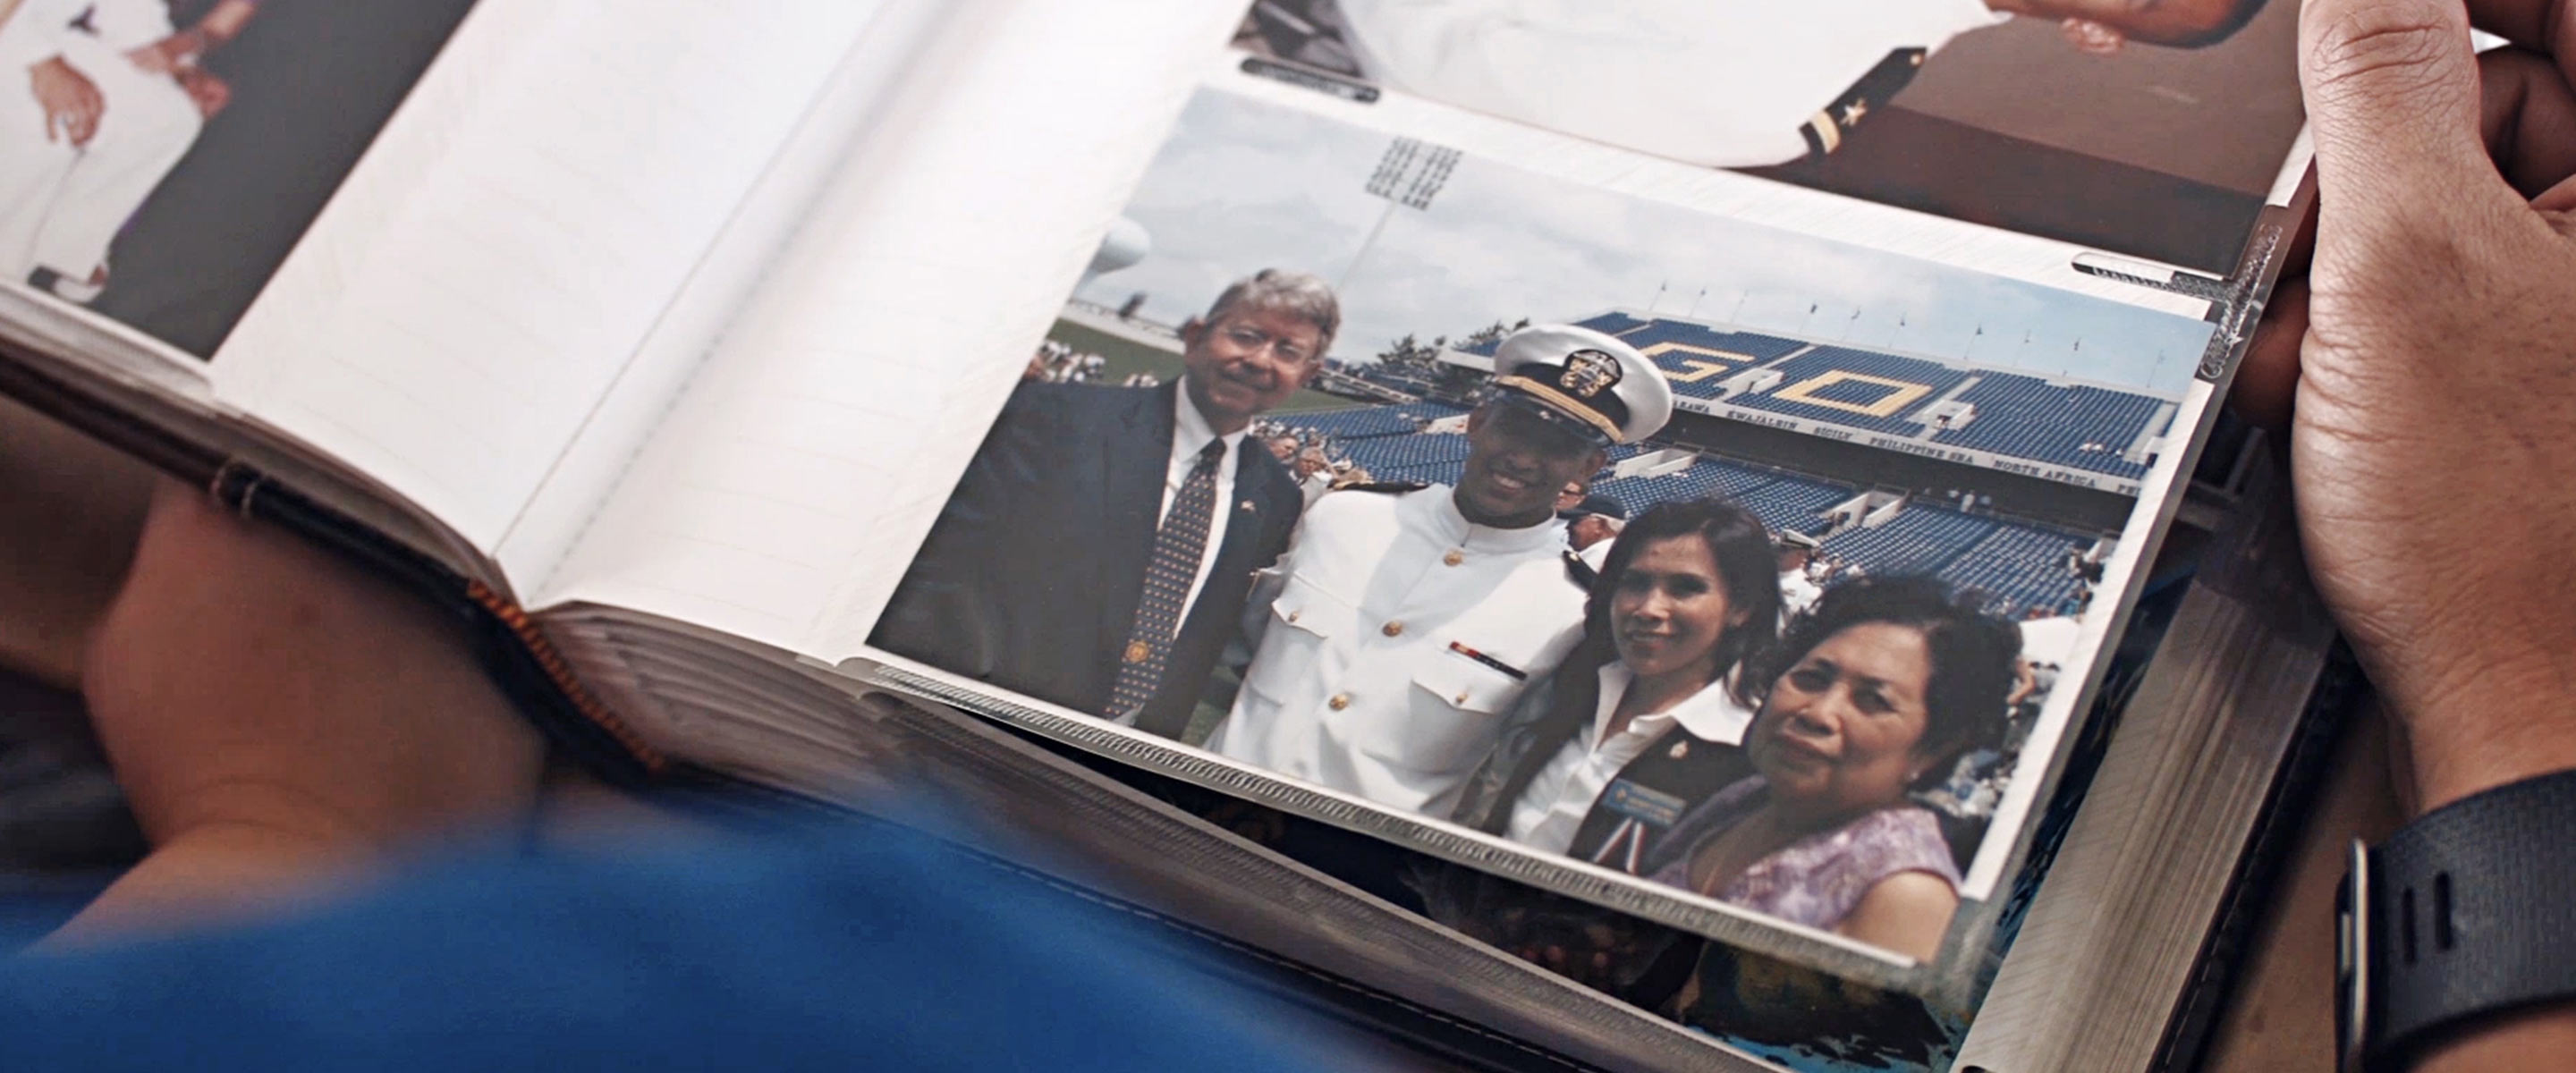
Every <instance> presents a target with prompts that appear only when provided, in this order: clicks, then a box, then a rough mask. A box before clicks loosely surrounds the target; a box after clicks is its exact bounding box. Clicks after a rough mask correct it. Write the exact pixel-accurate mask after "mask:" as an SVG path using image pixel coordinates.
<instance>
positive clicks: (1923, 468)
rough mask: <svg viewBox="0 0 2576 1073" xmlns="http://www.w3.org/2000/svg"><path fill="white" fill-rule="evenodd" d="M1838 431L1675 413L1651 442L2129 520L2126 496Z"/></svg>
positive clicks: (2023, 512)
mask: <svg viewBox="0 0 2576 1073" xmlns="http://www.w3.org/2000/svg"><path fill="white" fill-rule="evenodd" d="M1764 416H1766V417H1776V416H1783V415H1776V414H1773V415H1764ZM1837 431H1840V432H1843V433H1846V435H1845V436H1843V437H1839V438H1828V437H1819V436H1815V435H1812V434H1809V433H1805V432H1799V431H1795V430H1792V429H1786V428H1774V427H1769V425H1768V424H1767V423H1764V424H1753V423H1748V422H1744V421H1737V420H1730V419H1727V418H1721V417H1711V416H1707V415H1704V414H1698V413H1692V412H1689V411H1682V412H1677V413H1675V414H1674V415H1673V421H1672V424H1670V425H1668V426H1666V427H1665V429H1664V432H1663V434H1662V435H1660V436H1658V437H1656V439H1657V440H1659V441H1664V442H1671V443H1676V444H1680V445H1682V446H1686V447H1692V448H1697V449H1700V450H1705V451H1708V452H1709V453H1711V454H1715V455H1718V456H1720V457H1724V458H1730V459H1736V460H1740V461H1744V462H1751V463H1755V464H1757V465H1766V466H1772V467H1775V468H1779V469H1785V470H1790V471H1793V472H1797V473H1806V474H1811V475H1814V476H1816V477H1819V478H1823V479H1826V480H1831V481H1836V482H1839V483H1843V484H1854V485H1860V486H1862V487H1881V488H1892V489H1903V490H1905V491H1908V492H1933V493H1938V492H1945V491H1948V490H1950V489H1958V490H1961V491H1967V492H1974V493H1976V494H1977V496H1978V497H1979V498H1980V499H1983V500H1986V501H1988V502H1989V503H1991V504H1992V509H1993V510H1994V511H1995V512H1997V513H2001V514H2005V515H2012V516H2019V517H2024V518H2028V519H2031V520H2033V521H2037V522H2043V523H2047V524H2050V525H2055V526H2059V527H2061V528H2067V529H2074V530H2079V531H2087V532H2097V533H2100V532H2113V531H2116V530H2118V529H2120V528H2121V527H2122V526H2124V525H2126V524H2128V519H2129V511H2130V510H2131V509H2132V508H2133V507H2135V506H2136V500H2135V499H2134V498H2133V497H2131V496H2126V495H2121V494H2119V493H2116V492H2110V491H2104V490H2101V489H2096V488H2084V487H2079V486H2076V485H2072V484H2065V483H2060V482H2058V481H2052V480H2046V479H2043V478H2039V477H2032V476H2025V475H2022V474H2018V473H2011V472H2007V471H2004V470H1999V469H1990V468H1986V467H1983V466H1976V465H1966V464H1962V463H1958V462H1953V461H1949V460H1946V459H1944V458H1936V457H1927V456H1923V455H1918V454H1913V453H1906V452H1897V451H1890V450H1887V449H1885V448H1881V447H1875V446H1871V445H1870V444H1868V443H1866V442H1863V441H1865V440H1868V439H1870V438H1872V437H1871V435H1870V434H1868V433H1856V432H1852V431H1851V430H1848V429H1842V430H1837ZM1944 453H1946V452H1944Z"/></svg>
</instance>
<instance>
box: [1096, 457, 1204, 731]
mask: <svg viewBox="0 0 2576 1073" xmlns="http://www.w3.org/2000/svg"><path fill="white" fill-rule="evenodd" d="M1224 458H1225V440H1224V439H1222V438H1219V439H1214V440H1209V441H1208V445H1207V446H1206V447H1205V448H1203V449H1201V450H1200V451H1199V461H1198V464H1197V465H1195V466H1192V467H1190V475H1189V478H1188V479H1187V480H1184V481H1182V482H1181V491H1180V494H1178V495H1175V496H1173V497H1172V511H1171V513H1169V514H1166V515H1164V516H1163V528H1162V529H1161V530H1160V531H1158V532H1156V533H1155V534H1154V557H1153V559H1152V560H1150V561H1149V562H1147V563H1146V565H1145V594H1144V598H1143V599H1141V600H1138V601H1137V603H1136V625H1135V627H1134V628H1132V629H1130V630H1129V631H1128V633H1127V647H1126V648H1124V649H1122V650H1120V652H1119V654H1118V684H1117V686H1116V687H1114V688H1112V689H1111V690H1110V692H1109V707H1108V709H1107V710H1106V711H1105V712H1104V713H1103V714H1106V715H1107V716H1108V717H1109V718H1111V719H1120V720H1123V719H1126V718H1128V717H1129V716H1130V715H1132V714H1134V713H1135V711H1136V710H1137V709H1139V708H1142V707H1144V706H1145V702H1146V701H1149V700H1152V699H1153V698H1154V690H1155V689H1156V688H1157V687H1159V686H1161V685H1162V682H1163V662H1164V661H1165V660H1167V659H1169V658H1170V657H1171V655H1172V638H1173V636H1174V635H1175V634H1177V633H1179V632H1180V628H1181V612H1182V610H1183V605H1184V604H1186V603H1187V602H1188V600H1189V595H1190V582H1192V581H1194V580H1196V579H1197V578H1198V576H1199V559H1200V558H1201V557H1202V556H1204V555H1205V554H1206V552H1207V539H1208V524H1209V521H1210V515H1211V513H1212V512H1213V511H1214V509H1215V507H1216V467H1217V463H1218V462H1219V461H1221V460H1223V459H1224Z"/></svg>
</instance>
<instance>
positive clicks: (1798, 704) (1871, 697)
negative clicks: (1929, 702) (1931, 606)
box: [1690, 622, 1959, 959]
mask: <svg viewBox="0 0 2576 1073" xmlns="http://www.w3.org/2000/svg"><path fill="white" fill-rule="evenodd" d="M1931 680H1932V654H1931V650H1930V648H1929V647H1928V646H1927V645H1926V644H1925V643H1924V640H1923V634H1922V632H1921V631H1919V630H1916V629H1914V628H1913V627H1910V626H1898V625H1894V624H1891V623H1884V622H1868V623H1862V624H1860V625H1857V626H1852V627H1850V628H1847V629H1844V630H1842V631H1840V632H1837V633H1835V634H1834V635H1833V636H1831V637H1828V638H1826V639H1825V640H1824V641H1823V642H1822V643H1820V644H1818V645H1817V646H1816V647H1815V648H1814V649H1813V650H1811V651H1809V652H1808V653H1807V655H1806V656H1805V658H1803V659H1800V660H1799V661H1798V663H1797V664H1796V665H1795V666H1792V667H1791V668H1789V670H1788V671H1787V673H1784V674H1782V675H1781V676H1780V678H1779V680H1778V681H1777V682H1774V683H1773V684H1772V687H1771V692H1770V695H1769V696H1767V697H1765V698H1764V700H1763V703H1762V711H1761V713H1760V715H1758V716H1757V717H1756V718H1755V720H1754V723H1753V730H1752V733H1751V735H1750V736H1749V737H1748V738H1747V739H1746V741H1745V750H1746V754H1747V755H1748V756H1749V757H1750V758H1751V759H1752V761H1753V766H1754V769H1755V770H1757V771H1759V772H1760V773H1761V774H1762V776H1763V778H1764V779H1765V780H1767V781H1768V782H1769V783H1770V791H1771V792H1770V800H1769V801H1768V802H1767V803H1765V804H1764V805H1763V806H1762V808H1760V809H1759V810H1757V811H1755V812H1754V813H1752V814H1751V815H1749V816H1746V817H1745V818H1744V819H1743V820H1742V821H1740V822H1738V823H1737V824H1736V825H1735V826H1733V827H1730V828H1728V829H1727V830H1726V831H1724V832H1723V833H1721V834H1719V835H1718V836H1717V837H1716V838H1713V839H1711V840H1709V843H1708V844H1707V845H1706V846H1704V847H1702V848H1701V849H1700V850H1699V851H1698V852H1697V853H1695V854H1694V855H1693V856H1692V858H1691V870H1690V876H1691V886H1692V889H1695V890H1700V891H1717V890H1724V889H1725V888H1726V886H1727V885H1728V884H1730V883H1733V882H1734V881H1735V879H1736V877H1738V876H1740V875H1742V874H1743V873H1744V871H1745V869H1747V868H1750V867H1752V866H1753V865H1754V864H1755V863H1756V862H1759V861H1760V860H1762V859H1763V858H1764V857H1767V856H1770V855H1771V854H1773V853H1776V852H1778V851H1780V850H1781V849H1783V848H1785V847H1787V846H1788V845H1790V844H1791V843H1794V842H1796V841H1797V840H1799V839H1801V838H1805V837H1807V836H1809V835H1812V834H1815V833H1817V832H1819V831H1828V830H1832V829H1834V828H1836V827H1840V826H1842V825H1843V824H1845V823H1848V822H1850V821H1852V820H1853V819H1856V818H1858V817H1860V816H1862V815H1864V814H1866V813H1869V812H1872V811H1875V810H1878V809H1882V808H1887V807H1890V806H1892V805H1896V804H1899V803H1901V802H1903V801H1904V799H1905V789H1906V787H1907V786H1909V785H1911V784H1912V783H1913V782H1914V780H1916V779H1917V778H1920V777H1921V776H1922V774H1923V773H1924V772H1925V771H1927V770H1930V769H1931V767H1932V766H1933V765H1934V764H1936V763H1938V762H1939V761H1940V760H1941V757H1939V756H1936V755H1932V754H1930V753H1927V752H1926V751H1924V750H1923V748H1922V745H1923V736H1924V732H1925V731H1926V730H1927V729H1928V728H1929V727H1930V725H1931V714H1930V712H1929V710H1928V709H1927V708H1925V707H1924V692H1925V690H1926V689H1927V688H1928V687H1929V685H1930V684H1931ZM1958 905H1959V899H1958V894H1957V892H1955V891H1953V890H1951V888H1950V884H1949V883H1948V882H1947V881H1944V880H1941V879H1939V878H1938V877H1934V876H1929V875H1924V874H1921V873H1899V874H1897V875H1894V876H1890V877H1888V878H1886V879H1882V880H1880V881H1879V882H1877V883H1875V884H1872V885H1871V886H1870V889H1869V890H1868V891H1866V892H1864V893H1863V895H1862V897H1861V901H1860V903H1859V904H1858V905H1856V906H1855V907H1854V909H1853V912H1852V914H1851V915H1850V916H1849V917H1846V918H1845V919H1844V920H1843V921H1842V922H1841V923H1839V924H1837V925H1836V926H1835V930H1836V931H1838V932H1840V933H1841V934H1844V935H1849V936H1851V937H1853V938H1856V939H1862V940H1864V941H1867V942H1870V943H1873V944H1875V945H1878V946H1882V947H1885V948H1888V949H1891V950H1895V951H1897V952H1899V953H1902V954H1906V955H1908V956H1911V957H1915V958H1918V959H1928V958H1930V957H1932V956H1933V955H1934V954H1936V953H1938V951H1939V947H1940V943H1941V936H1942V933H1943V932H1945V931H1946V930H1948V928H1949V923H1950V917H1951V914H1952V913H1954V912H1955V911H1957V909H1958Z"/></svg>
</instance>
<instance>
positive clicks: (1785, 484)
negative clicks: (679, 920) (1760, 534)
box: [1736, 477, 1858, 536]
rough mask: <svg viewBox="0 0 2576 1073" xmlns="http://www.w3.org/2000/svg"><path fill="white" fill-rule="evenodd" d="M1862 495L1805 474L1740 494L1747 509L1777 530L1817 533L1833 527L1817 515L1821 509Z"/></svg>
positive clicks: (1738, 500)
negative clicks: (1810, 478)
mask: <svg viewBox="0 0 2576 1073" xmlns="http://www.w3.org/2000/svg"><path fill="white" fill-rule="evenodd" d="M1856 494H1858V493H1857V492H1855V491H1854V490H1852V489H1850V488H1845V487H1842V486H1839V485H1832V484H1826V483H1824V482H1822V481H1811V480H1807V479H1805V478H1802V477H1782V478H1780V479H1779V480H1776V481H1772V482H1771V483H1769V484H1765V485H1763V486H1762V487H1760V488H1756V489H1754V490H1752V491H1750V492H1747V493H1745V494H1743V495H1741V496H1738V497H1736V502H1738V503H1741V504H1743V505H1744V509H1746V510H1749V511H1752V512H1753V515H1754V517H1757V518H1760V519H1762V524H1763V525H1766V526H1769V527H1770V528H1771V529H1772V530H1773V531H1775V532H1783V533H1792V532H1794V533H1805V534H1807V535H1810V536H1813V535H1815V534H1818V533H1822V532H1824V531H1825V530H1827V529H1829V528H1832V525H1831V523H1828V522H1826V521H1825V519H1823V518H1821V517H1819V516H1817V513H1816V512H1818V511H1821V510H1823V509H1825V508H1826V507H1830V506H1833V505H1834V504H1836V503H1840V502H1842V501H1843V500H1846V499H1850V498H1851V497H1852V496H1854V495H1856Z"/></svg>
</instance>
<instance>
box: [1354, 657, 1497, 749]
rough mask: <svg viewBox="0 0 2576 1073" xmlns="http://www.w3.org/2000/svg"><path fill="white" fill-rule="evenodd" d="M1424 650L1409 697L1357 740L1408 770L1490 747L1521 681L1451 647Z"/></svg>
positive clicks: (1415, 671)
mask: <svg viewBox="0 0 2576 1073" xmlns="http://www.w3.org/2000/svg"><path fill="white" fill-rule="evenodd" d="M1429 656H1430V658H1429V659H1428V660H1427V661H1426V662H1425V663H1424V665H1423V666H1421V667H1418V668H1416V669H1415V670H1414V672H1413V695H1412V698H1411V700H1412V703H1410V704H1408V705H1406V706H1405V708H1406V710H1405V712H1404V714H1403V716H1402V717H1401V718H1396V719H1388V720H1383V721H1380V722H1378V723H1377V724H1375V725H1372V726H1370V727H1368V728H1367V730H1366V732H1365V733H1364V734H1363V735H1362V737H1361V742H1360V746H1361V748H1362V749H1364V750H1366V751H1367V752H1368V753H1369V754H1370V755H1372V756H1375V757H1377V758H1378V759H1380V760H1383V761H1386V762H1387V763H1390V764H1393V765H1396V766H1398V767H1402V768H1406V769H1409V770H1413V771H1421V772H1451V771H1460V770H1464V769H1466V768H1469V767H1472V766H1474V765H1475V764H1476V763H1477V762H1479V761H1481V760H1483V759H1484V758H1485V754H1486V753H1488V752H1491V751H1493V748H1494V740H1495V738H1496V737H1497V736H1498V735H1500V734H1501V733H1502V726H1503V713H1504V712H1506V711H1508V710H1509V709H1510V708H1511V706H1512V701H1513V700H1514V699H1515V698H1517V697H1519V696H1520V692H1521V682H1520V681H1519V680H1518V679H1515V678H1513V677H1511V676H1510V675H1507V674H1504V673H1503V672H1501V671H1499V670H1495V669H1493V668H1491V667H1487V666H1485V665H1484V664H1482V663H1478V662H1476V661H1475V660H1473V659H1470V658H1468V657H1466V656H1463V655H1460V654H1458V653H1457V652H1454V651H1435V652H1432V653H1429Z"/></svg>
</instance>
